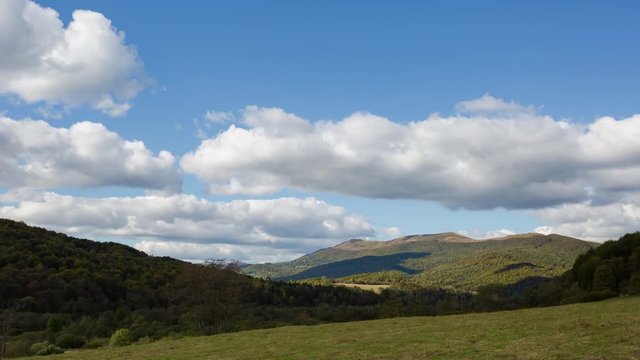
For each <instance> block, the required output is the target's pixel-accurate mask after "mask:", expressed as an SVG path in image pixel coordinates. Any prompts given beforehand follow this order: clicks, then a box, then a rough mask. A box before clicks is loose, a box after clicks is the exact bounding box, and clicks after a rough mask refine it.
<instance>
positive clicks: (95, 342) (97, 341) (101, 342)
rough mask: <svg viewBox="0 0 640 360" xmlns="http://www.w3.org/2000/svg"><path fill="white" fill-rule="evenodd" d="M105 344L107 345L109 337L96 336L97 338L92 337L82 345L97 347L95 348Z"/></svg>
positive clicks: (89, 347) (91, 347) (87, 347)
mask: <svg viewBox="0 0 640 360" xmlns="http://www.w3.org/2000/svg"><path fill="white" fill-rule="evenodd" d="M107 345H109V339H104V338H98V339H93V340H91V341H89V342H87V343H86V344H85V345H84V348H85V349H97V348H101V347H105V346H107Z"/></svg>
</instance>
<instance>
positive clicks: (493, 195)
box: [181, 95, 640, 209]
mask: <svg viewBox="0 0 640 360" xmlns="http://www.w3.org/2000/svg"><path fill="white" fill-rule="evenodd" d="M479 104H480V105H479ZM482 104H484V105H482ZM459 107H461V108H462V109H466V110H473V111H474V114H470V115H455V116H448V117H444V116H440V115H432V116H430V117H429V118H427V119H425V120H421V121H415V122H410V123H397V122H393V121H391V120H389V119H386V118H383V117H380V116H376V115H372V114H368V113H361V112H358V113H355V114H353V115H351V116H349V117H347V118H345V119H342V120H339V121H319V122H310V121H308V120H305V119H303V118H301V117H299V116H297V115H294V114H290V113H287V112H285V111H284V110H282V109H277V108H258V107H255V106H250V107H247V108H246V109H245V111H244V113H243V115H242V119H241V120H242V121H241V123H240V124H241V125H238V126H236V125H231V126H229V127H228V129H227V130H226V131H223V132H221V133H219V134H217V135H215V136H213V137H211V138H209V139H205V140H203V141H202V142H201V144H200V145H199V147H198V148H197V149H196V150H195V151H193V152H190V153H187V154H185V155H184V156H183V157H182V159H181V166H182V168H183V170H185V171H187V172H189V173H193V174H195V175H197V176H198V177H200V178H201V179H203V180H205V181H206V182H208V184H209V191H210V192H211V193H216V194H268V193H273V192H276V191H279V190H281V189H284V188H293V189H303V190H310V191H329V192H337V193H345V194H350V195H358V196H364V197H371V198H390V199H403V198H404V199H423V200H431V201H436V202H439V203H441V204H443V205H445V206H447V207H449V208H460V207H464V208H469V209H487V208H495V207H504V208H512V209H514V208H515V209H518V208H520V209H521V208H543V207H548V206H553V205H557V204H562V203H577V202H581V201H585V200H587V199H589V198H591V197H598V199H600V200H598V201H604V202H607V201H615V199H617V198H619V197H620V196H621V195H623V193H624V191H625V190H628V189H635V184H637V183H638V181H639V180H640V145H639V144H640V143H639V142H638V141H637V140H636V139H638V137H639V135H640V115H636V116H633V117H630V118H627V119H622V120H615V119H612V118H609V117H604V118H600V119H597V120H595V121H594V122H593V123H591V124H589V125H583V124H578V123H570V122H567V121H562V120H555V119H553V118H552V117H550V116H543V115H539V114H536V113H535V112H533V111H532V110H531V109H530V108H528V107H523V106H520V105H517V104H515V103H513V102H505V101H503V100H500V99H495V98H491V97H489V96H488V95H485V96H483V97H482V98H481V99H479V100H478V102H477V103H476V102H473V101H471V102H469V103H466V104H464V105H462V106H459ZM482 109H484V110H491V111H493V113H492V114H491V116H486V115H484V114H476V113H475V112H478V111H479V110H482ZM505 109H508V110H509V111H508V112H505V111H502V110H505ZM615 174H621V175H622V174H624V176H614V175H615Z"/></svg>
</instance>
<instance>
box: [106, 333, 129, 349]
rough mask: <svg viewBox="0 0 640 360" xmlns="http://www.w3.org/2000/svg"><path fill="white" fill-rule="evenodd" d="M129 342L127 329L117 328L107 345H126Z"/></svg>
mask: <svg viewBox="0 0 640 360" xmlns="http://www.w3.org/2000/svg"><path fill="white" fill-rule="evenodd" d="M130 344H131V335H130V334H129V330H128V329H118V330H116V331H115V332H114V333H113V335H111V340H109V345H110V346H111V347H116V346H126V345H130Z"/></svg>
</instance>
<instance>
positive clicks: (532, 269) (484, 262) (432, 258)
mask: <svg viewBox="0 0 640 360" xmlns="http://www.w3.org/2000/svg"><path fill="white" fill-rule="evenodd" d="M595 245H596V244H594V243H590V242H586V241H582V240H579V239H574V238H570V237H566V236H560V235H555V234H551V235H542V234H535V233H531V234H521V235H513V236H509V237H505V238H496V239H489V240H483V241H478V240H473V239H469V238H466V237H464V236H461V235H458V234H454V233H443V234H435V235H419V236H407V237H403V238H399V239H395V240H391V241H386V242H384V241H366V240H350V241H347V242H344V243H342V244H339V245H337V246H335V247H331V248H327V249H322V250H319V251H316V252H315V253H313V254H309V255H305V256H303V257H301V258H298V259H296V260H293V261H290V262H286V263H279V264H260V265H251V266H248V267H246V268H245V269H244V271H245V272H246V273H248V274H251V275H254V276H262V277H267V276H268V277H271V278H280V279H285V280H299V279H306V278H315V277H322V276H326V277H329V278H334V279H335V278H340V279H341V280H347V281H349V280H353V281H360V282H370V283H375V282H376V281H373V280H372V281H368V279H380V278H387V277H386V276H379V275H380V272H389V271H393V272H401V273H404V274H406V275H407V277H408V278H410V281H413V282H416V283H419V284H421V285H429V286H447V287H454V288H464V289H469V288H476V287H478V286H482V285H486V284H490V283H503V284H506V283H512V282H516V281H519V280H521V279H523V278H526V277H531V276H542V277H550V276H555V275H559V274H561V273H563V272H564V271H566V270H568V269H569V267H570V266H571V265H572V264H573V261H574V260H575V258H576V257H577V256H578V255H580V254H582V253H584V252H585V251H587V250H588V249H589V248H591V247H592V246H595ZM372 273H373V274H372Z"/></svg>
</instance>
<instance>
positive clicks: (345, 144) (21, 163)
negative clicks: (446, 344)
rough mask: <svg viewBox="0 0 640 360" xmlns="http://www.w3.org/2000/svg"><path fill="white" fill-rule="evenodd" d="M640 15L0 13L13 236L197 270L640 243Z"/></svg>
mask: <svg viewBox="0 0 640 360" xmlns="http://www.w3.org/2000/svg"><path fill="white" fill-rule="evenodd" d="M638 18H640V4H638V3H637V2H636V1H619V2H616V3H615V4H612V3H611V2H606V1H563V2H558V1H536V2H523V1H522V2H521V1H503V0H500V1H497V0H495V1H404V2H395V1H394V2H392V1H349V2H345V1H260V2H256V1H242V0H234V1H207V2H204V1H180V2H169V1H153V2H152V1H135V2H127V3H126V4H125V3H124V2H121V1H97V0H69V1H54V0H49V1H44V0H41V1H39V2H34V1H30V0H0V164H1V165H2V166H1V167H0V217H5V218H10V219H15V220H21V221H25V222H26V223H28V224H31V225H37V226H42V227H46V228H49V229H54V230H57V231H61V232H64V233H67V234H70V235H74V236H79V237H85V238H90V239H96V240H103V241H118V242H122V243H125V244H128V245H131V246H134V247H136V248H137V249H140V250H142V251H145V252H147V253H149V254H153V255H163V256H164V255H166V256H172V257H176V258H180V259H186V260H192V261H200V260H204V259H209V258H228V259H237V260H241V261H245V262H275V261H285V260H290V259H293V258H296V257H298V256H301V255H303V254H305V253H310V252H313V251H315V250H317V249H320V248H324V247H328V246H333V245H336V244H338V243H340V242H342V241H345V240H348V239H351V238H368V239H380V240H386V239H391V238H395V237H398V236H402V235H408V234H428V233H439V232H446V231H455V232H458V233H461V234H464V235H467V236H470V237H473V238H478V239H482V238H488V237H494V236H503V235H508V234H513V233H523V232H531V231H537V232H541V233H559V234H563V235H567V236H574V237H578V238H582V239H586V240H594V241H605V240H608V239H615V238H617V237H619V236H621V235H622V234H624V233H626V232H632V231H637V230H638V229H639V228H640V186H639V185H638V184H640V142H638V141H637V139H638V138H639V135H640V115H638V114H640V87H639V86H638V80H640V67H639V66H638V64H639V63H640V46H638V45H639V44H638V39H640V36H639V35H640V30H639V29H638V27H637V19H638Z"/></svg>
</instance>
